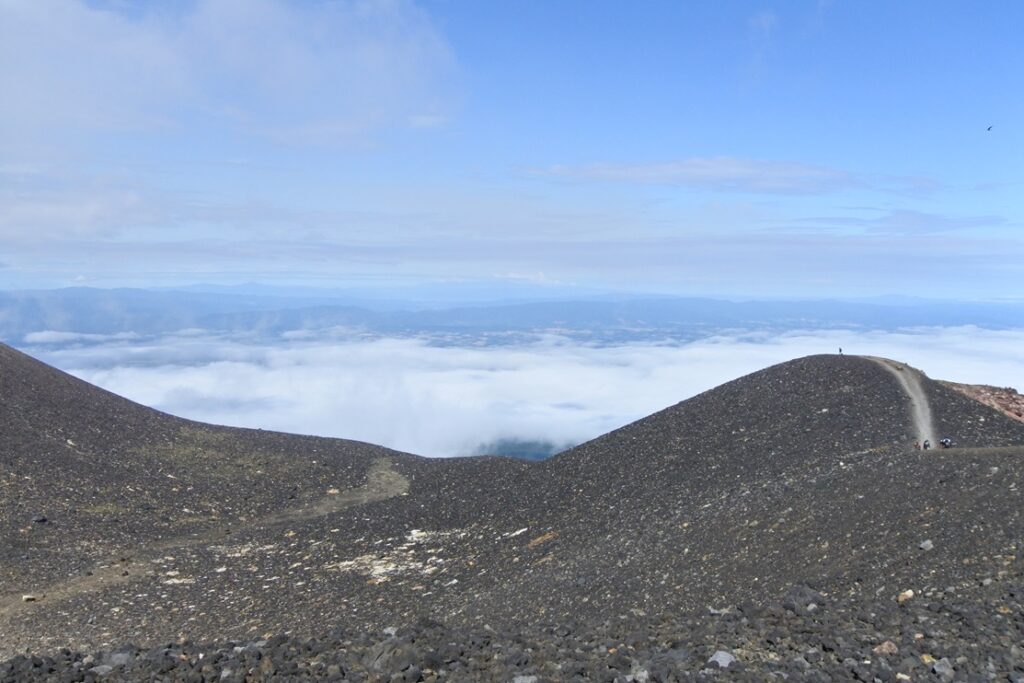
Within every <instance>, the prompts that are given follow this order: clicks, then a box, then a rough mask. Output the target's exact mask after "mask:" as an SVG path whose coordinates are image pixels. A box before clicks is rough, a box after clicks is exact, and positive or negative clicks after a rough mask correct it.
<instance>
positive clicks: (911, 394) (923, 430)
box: [865, 356, 939, 448]
mask: <svg viewBox="0 0 1024 683" xmlns="http://www.w3.org/2000/svg"><path fill="white" fill-rule="evenodd" d="M865 358H867V359H868V360H872V361H874V362H876V363H878V364H879V365H881V366H882V367H883V368H885V369H886V370H888V371H889V372H891V373H892V374H893V375H894V376H895V377H896V379H897V380H899V383H900V386H901V387H903V391H904V392H905V393H906V394H907V398H908V399H909V400H910V417H911V420H912V421H913V429H914V438H916V439H917V440H918V441H919V442H920V443H924V442H925V441H926V440H927V441H930V442H931V445H932V448H938V446H939V443H938V439H937V438H936V437H935V424H934V422H933V421H932V408H931V405H930V404H929V403H928V396H927V395H926V394H925V393H924V387H922V386H921V373H920V372H919V371H918V370H915V369H914V368H912V367H910V366H909V365H907V364H905V363H900V362H898V361H894V360H890V359H889V358H879V357H877V356H865Z"/></svg>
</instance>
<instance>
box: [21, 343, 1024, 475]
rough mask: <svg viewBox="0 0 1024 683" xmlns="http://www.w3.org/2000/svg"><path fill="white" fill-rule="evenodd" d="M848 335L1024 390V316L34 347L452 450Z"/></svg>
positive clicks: (141, 383)
mask: <svg viewBox="0 0 1024 683" xmlns="http://www.w3.org/2000/svg"><path fill="white" fill-rule="evenodd" d="M38 341H39V342H42V341H45V340H44V339H40V340H38ZM840 346H841V347H843V349H844V351H845V352H847V353H856V354H865V355H880V356H888V357H892V358H897V359H899V360H902V361H906V362H908V363H910V364H912V365H915V366H917V367H920V368H921V369H923V370H924V371H925V372H927V373H928V374H929V375H931V376H933V377H936V378H941V379H949V380H955V381H963V382H977V383H988V384H996V385H1000V386H1006V385H1014V386H1017V387H1021V388H1024V330H1010V331H992V330H985V329H978V328H974V327H960V328H928V329H917V330H907V331H903V332H896V333H892V332H852V331H826V332H791V333H787V334H780V335H769V334H765V333H759V334H750V335H745V336H742V337H724V336H720V337H712V338H708V339H703V340H700V341H697V342H694V343H688V344H661V345H659V344H625V345H620V346H613V347H601V348H599V347H592V346H584V345H579V344H574V343H569V342H567V341H565V340H564V339H561V338H557V337H550V338H546V339H544V340H541V341H539V342H537V343H535V344H529V345H522V346H501V347H482V348H464V347H439V346H432V345H430V344H429V343H428V342H427V341H416V340H407V339H406V340H398V339H383V340H377V341H369V342H326V341H305V340H303V341H292V342H289V343H286V344H283V345H280V346H252V345H246V344H241V343H238V342H235V341H230V340H226V339H221V338H212V337H208V336H198V335H191V336H187V337H186V336H177V337H174V338H170V339H165V340H161V341H159V342H150V343H141V342H137V341H135V342H118V343H107V344H100V345H95V346H82V347H79V348H72V349H64V350H58V351H54V350H47V349H45V348H39V349H33V351H34V352H35V353H37V354H38V355H40V356H41V357H43V358H44V359H45V360H47V361H48V362H52V363H54V364H56V365H58V366H59V367H63V368H66V369H70V370H72V371H73V372H74V374H76V375H78V376H80V377H82V378H83V379H86V380H88V381H90V382H93V383H96V384H98V385H100V386H102V387H104V388H106V389H109V390H111V391H114V392H116V393H119V394H122V395H125V396H128V397H130V398H132V399H134V400H136V401H139V402H141V403H144V404H147V405H152V406H155V407H158V408H161V409H163V410H167V411H169V412H172V413H175V414H178V415H182V416H185V417H190V418H194V419H199V420H204V421H208V422H214V423H222V424H232V425H238V426H247V427H261V428H264V429H277V430H283V431H290V432H301V433H312V434H321V435H327V436H338V437H345V438H353V439H359V440H363V441H369V442H372V443H379V444H383V445H386V446H391V447H393V448H397V449H400V450H405V451H411V452H415V453H420V454H424V455H454V454H465V453H468V452H471V451H472V450H473V449H474V448H476V447H477V446H478V445H479V444H481V443H488V442H493V441H495V440H498V439H501V438H511V437H514V438H522V439H536V440H546V441H552V442H555V443H560V444H562V443H576V442H581V441H584V440H587V439H590V438H593V437H596V436H598V435H600V434H602V433H605V432H607V431H609V430H611V429H614V428H616V427H619V426H621V425H623V424H626V423H628V422H630V421H632V420H635V419H638V418H640V417H643V416H645V415H648V414H650V413H652V412H655V411H657V410H659V409H661V408H664V407H667V406H669V405H672V404H674V403H676V402H678V401H680V400H683V399H686V398H689V397H691V396H693V395H695V394H697V393H699V392H701V391H704V390H706V389H710V388H712V387H714V386H717V385H719V384H721V383H723V382H726V381H729V380H732V379H735V378H736V377H739V376H741V375H744V374H746V373H749V372H753V371H755V370H758V369H761V368H763V367H766V366H769V365H772V364H774V363H778V362H782V361H785V360H789V359H791V358H795V357H799V356H804V355H808V354H814V353H834V352H835V351H836V349H837V348H838V347H840Z"/></svg>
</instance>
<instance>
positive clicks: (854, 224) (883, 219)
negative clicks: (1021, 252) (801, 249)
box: [802, 209, 1008, 235]
mask: <svg viewBox="0 0 1024 683" xmlns="http://www.w3.org/2000/svg"><path fill="white" fill-rule="evenodd" d="M802 222H804V223H807V224H813V225H814V226H816V227H825V226H835V227H839V228H858V229H861V230H864V231H866V232H869V233H877V234H883V235H934V234H939V233H946V232H957V231H967V232H970V231H972V230H976V229H990V228H1000V227H1004V226H1006V225H1007V223H1008V221H1007V220H1006V218H1004V217H1002V216H996V215H985V216H952V215H947V214H940V213H929V212H925V211H913V210H910V209H897V210H893V211H884V212H881V213H880V214H879V215H877V216H874V217H854V216H847V217H842V216H833V217H823V218H807V219H804V220H803V221H802Z"/></svg>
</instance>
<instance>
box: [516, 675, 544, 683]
mask: <svg viewBox="0 0 1024 683" xmlns="http://www.w3.org/2000/svg"><path fill="white" fill-rule="evenodd" d="M537 680H538V679H537V677H536V676H516V677H515V678H513V679H512V683H537Z"/></svg>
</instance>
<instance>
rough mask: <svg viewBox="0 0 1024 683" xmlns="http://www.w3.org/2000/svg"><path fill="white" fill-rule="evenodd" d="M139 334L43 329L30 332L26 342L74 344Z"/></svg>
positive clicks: (131, 338)
mask: <svg viewBox="0 0 1024 683" xmlns="http://www.w3.org/2000/svg"><path fill="white" fill-rule="evenodd" d="M138 338H139V335H137V334H135V333H134V332H118V333H117V334H89V333H85V332H57V331H55V330H43V331H41V332H29V333H28V334H26V335H25V343H26V344H73V343H76V342H89V343H98V342H109V341H125V340H134V339H138Z"/></svg>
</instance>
